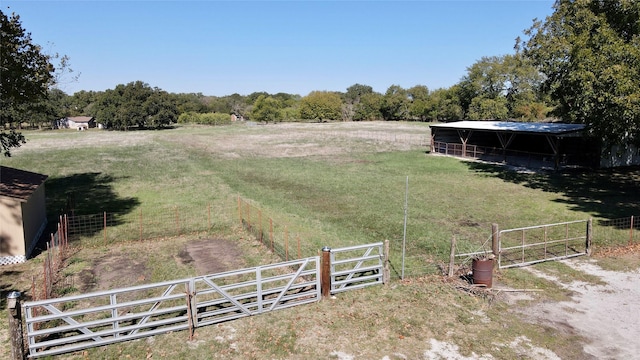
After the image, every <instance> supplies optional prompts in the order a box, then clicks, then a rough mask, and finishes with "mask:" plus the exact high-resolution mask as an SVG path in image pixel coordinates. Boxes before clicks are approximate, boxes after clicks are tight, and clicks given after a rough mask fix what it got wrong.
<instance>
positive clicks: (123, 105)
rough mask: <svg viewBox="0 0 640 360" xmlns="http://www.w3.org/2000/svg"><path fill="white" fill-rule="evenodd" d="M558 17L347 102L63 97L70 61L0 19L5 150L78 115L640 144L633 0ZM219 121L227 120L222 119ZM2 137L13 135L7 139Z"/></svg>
mask: <svg viewBox="0 0 640 360" xmlns="http://www.w3.org/2000/svg"><path fill="white" fill-rule="evenodd" d="M553 8H554V12H553V14H552V15H551V16H549V17H547V18H546V19H545V20H544V21H539V20H535V21H534V22H533V25H532V26H531V27H530V28H529V29H526V30H525V32H524V34H525V35H526V36H527V38H526V39H524V40H522V39H520V38H518V39H516V41H515V46H514V53H513V54H506V55H500V56H485V57H482V58H481V59H478V60H477V61H476V62H475V63H474V64H472V65H470V66H469V67H468V68H467V72H466V74H465V75H464V76H463V77H462V78H461V79H460V81H459V82H458V83H457V84H455V85H453V86H451V87H449V88H439V89H429V88H428V87H427V86H425V85H415V86H413V87H410V88H403V87H401V86H399V85H391V86H389V88H388V89H387V90H386V91H385V92H384V93H378V92H376V91H373V88H372V87H371V86H368V85H363V84H354V85H352V86H350V87H348V88H347V89H345V91H344V92H341V91H335V92H332V91H312V92H311V93H309V94H307V95H305V96H301V95H299V94H287V93H277V94H269V93H266V92H254V93H251V94H248V95H240V94H231V95H227V96H207V95H203V94H201V93H180V94H175V93H168V92H166V91H164V90H162V89H159V88H155V87H151V86H150V85H148V84H146V83H144V82H142V81H134V82H131V83H128V84H120V85H117V86H116V87H115V88H114V89H108V90H105V91H79V92H76V93H75V94H73V95H68V94H66V93H64V92H63V91H61V90H59V89H58V88H56V84H57V82H58V81H57V80H58V78H59V76H57V75H56V72H57V74H58V75H59V73H60V71H61V70H62V71H64V70H65V68H66V69H68V63H67V60H68V59H67V58H66V57H62V59H61V62H60V65H59V66H58V68H55V67H54V66H53V65H52V64H51V60H54V59H55V58H56V57H57V55H56V56H51V55H44V54H42V52H41V51H40V47H39V46H37V45H34V44H32V43H31V38H30V35H29V34H28V33H25V31H24V29H22V27H21V24H20V21H19V17H18V16H17V15H15V14H14V15H12V16H11V17H8V16H6V15H4V14H3V13H2V12H0V20H1V21H2V24H1V25H2V26H1V27H0V30H1V31H2V46H1V47H0V49H1V50H2V54H0V55H2V56H0V61H1V66H2V68H0V71H1V72H2V77H0V105H1V107H0V120H1V121H2V123H3V124H4V129H5V130H3V131H2V132H1V133H0V140H2V151H3V152H4V153H5V154H6V153H7V152H8V149H10V148H11V147H16V146H19V145H20V143H21V142H22V141H24V138H22V137H21V135H20V133H18V132H15V130H13V129H16V128H19V127H20V126H21V125H22V124H28V125H30V126H40V127H46V126H50V124H52V123H53V122H54V121H55V120H57V119H60V118H62V117H66V116H78V115H86V116H93V117H95V118H96V121H97V122H98V123H101V124H103V125H104V126H106V127H107V128H110V129H118V130H129V129H134V128H135V129H138V128H162V127H165V126H168V125H170V124H173V123H176V122H181V123H198V124H212V125H218V124H225V123H228V121H230V119H231V115H235V116H236V117H237V118H240V119H245V120H251V121H256V122H263V123H273V122H282V121H310V122H322V121H371V120H387V121H396V120H407V121H428V122H432V121H454V120H465V119H466V120H492V119H496V120H503V119H511V120H517V121H540V120H544V119H547V118H557V119H560V120H562V121H564V122H569V123H583V124H586V125H587V129H588V132H589V134H590V135H591V136H594V137H597V138H600V139H602V140H604V141H605V142H607V143H611V144H614V143H622V142H626V143H629V142H631V143H636V144H640V1H636V0H609V1H602V0H557V1H556V2H555V4H554V7H553ZM225 119H227V120H225ZM6 129H11V130H9V131H7V130H6Z"/></svg>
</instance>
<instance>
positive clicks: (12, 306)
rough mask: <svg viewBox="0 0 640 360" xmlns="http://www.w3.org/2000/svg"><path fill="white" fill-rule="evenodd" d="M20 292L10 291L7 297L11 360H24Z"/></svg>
mask: <svg viewBox="0 0 640 360" xmlns="http://www.w3.org/2000/svg"><path fill="white" fill-rule="evenodd" d="M21 295H22V294H20V292H18V291H12V292H10V293H9V294H8V295H7V310H8V311H7V312H8V313H9V336H10V337H11V359H12V360H24V358H25V357H24V339H23V332H22V307H21V306H20V296H21Z"/></svg>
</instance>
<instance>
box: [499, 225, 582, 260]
mask: <svg viewBox="0 0 640 360" xmlns="http://www.w3.org/2000/svg"><path fill="white" fill-rule="evenodd" d="M590 228H591V221H590V220H578V221H569V222H563V223H558V224H548V225H538V226H530V227H523V228H518V229H509V230H501V231H500V232H499V235H498V236H499V247H500V249H499V252H498V268H501V269H504V268H510V267H515V266H524V265H530V264H535V263H539V262H543V261H550V260H560V259H567V258H571V257H575V256H581V255H586V254H588V253H589V252H590V242H591V235H590V233H591V230H590Z"/></svg>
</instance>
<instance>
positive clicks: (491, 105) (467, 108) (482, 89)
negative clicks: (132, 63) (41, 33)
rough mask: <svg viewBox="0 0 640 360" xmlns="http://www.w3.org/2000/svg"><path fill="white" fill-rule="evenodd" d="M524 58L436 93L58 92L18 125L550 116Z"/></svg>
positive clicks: (353, 89) (484, 64)
mask: <svg viewBox="0 0 640 360" xmlns="http://www.w3.org/2000/svg"><path fill="white" fill-rule="evenodd" d="M517 57H518V55H505V56H501V57H487V58H482V59H481V60H479V61H478V62H476V63H475V64H474V65H472V66H471V67H469V68H468V73H467V75H466V76H464V77H463V78H462V79H461V81H460V82H459V83H458V84H456V85H454V86H452V87H450V88H448V89H436V90H430V89H429V88H428V87H427V86H425V85H416V86H413V87H411V88H408V89H405V88H402V87H401V86H398V85H392V86H390V87H389V88H388V89H387V91H386V92H385V93H378V92H375V91H374V90H373V88H372V87H371V86H368V85H362V84H354V85H352V86H350V87H349V88H347V89H346V91H345V92H330V91H313V92H311V93H310V94H308V95H306V96H300V95H298V94H287V93H277V94H269V93H266V92H255V93H252V94H249V95H240V94H232V95H228V96H220V97H218V96H206V95H203V94H201V93H179V94H175V93H168V92H166V91H164V90H162V89H159V88H157V87H151V86H150V85H149V84H146V83H144V82H142V81H134V82H131V83H128V84H120V85H117V86H116V87H115V88H114V89H108V90H106V91H79V92H76V93H75V94H73V95H67V94H65V93H64V92H63V91H61V90H58V89H52V90H50V91H49V93H48V96H47V97H46V98H45V99H44V100H43V101H42V103H41V104H40V105H39V106H37V107H32V108H31V109H30V111H25V112H22V113H21V116H17V117H16V120H17V121H19V122H22V123H28V124H31V125H32V126H38V127H46V126H48V125H49V124H53V123H54V122H55V120H58V119H60V118H63V117H68V116H93V117H94V118H95V119H96V121H97V122H98V123H100V124H102V125H103V126H104V127H106V128H110V129H120V130H127V129H132V128H162V127H165V126H169V125H171V124H174V123H195V124H207V125H221V124H227V123H229V122H230V121H231V118H232V116H234V117H235V118H236V119H242V120H251V121H256V122H266V123H269V122H282V121H312V122H321V121H370V120H391V121H394V120H408V121H452V120H461V119H473V120H479V119H518V120H521V121H536V120H541V119H544V118H545V117H547V115H548V113H549V111H550V110H551V109H552V108H553V104H552V103H551V101H550V100H549V99H548V98H545V96H544V95H543V93H542V92H541V88H540V85H541V80H542V79H541V77H540V75H539V73H538V72H537V71H536V70H535V68H534V67H533V66H532V65H530V64H527V63H526V62H525V61H523V60H522V59H520V60H518V59H517Z"/></svg>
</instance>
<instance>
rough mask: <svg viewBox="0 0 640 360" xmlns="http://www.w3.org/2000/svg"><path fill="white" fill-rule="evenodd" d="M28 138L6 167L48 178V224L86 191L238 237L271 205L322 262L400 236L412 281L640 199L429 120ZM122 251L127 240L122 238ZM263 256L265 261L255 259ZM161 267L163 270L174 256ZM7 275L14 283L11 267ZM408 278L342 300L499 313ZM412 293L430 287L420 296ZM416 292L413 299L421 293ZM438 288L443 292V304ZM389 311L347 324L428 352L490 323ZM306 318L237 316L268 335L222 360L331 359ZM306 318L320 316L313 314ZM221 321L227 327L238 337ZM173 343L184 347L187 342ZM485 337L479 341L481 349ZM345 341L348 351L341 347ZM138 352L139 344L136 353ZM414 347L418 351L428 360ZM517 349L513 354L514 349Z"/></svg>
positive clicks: (321, 308) (396, 254) (597, 177)
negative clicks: (173, 212) (242, 205)
mask: <svg viewBox="0 0 640 360" xmlns="http://www.w3.org/2000/svg"><path fill="white" fill-rule="evenodd" d="M25 135H26V137H27V139H28V142H27V144H25V145H24V146H23V147H22V148H20V149H17V150H16V151H14V153H13V157H11V158H5V159H2V164H3V165H5V166H12V167H17V168H21V169H25V170H29V171H34V172H40V173H43V174H47V175H49V180H48V182H47V200H48V212H49V215H50V216H53V217H55V216H56V214H58V213H59V212H60V211H61V209H63V208H64V206H65V204H66V201H67V199H69V198H73V202H74V204H75V208H76V213H79V214H92V213H102V212H103V211H107V212H114V213H118V214H120V216H122V218H123V219H125V221H126V219H127V218H128V217H129V218H131V219H135V217H136V216H137V215H136V214H138V212H139V211H142V210H141V209H144V211H145V212H148V211H150V210H149V209H155V210H158V209H171V208H173V207H176V206H180V207H181V208H184V209H186V210H185V211H187V212H188V211H189V209H192V210H193V211H194V212H195V211H200V210H201V209H203V208H206V207H210V208H211V209H212V213H213V214H214V216H213V219H214V222H215V227H214V231H217V232H219V234H220V235H221V236H225V234H230V233H232V232H233V231H234V230H233V229H237V226H238V214H237V211H238V209H237V207H236V205H237V202H236V200H237V198H238V197H240V198H242V199H243V200H245V201H248V202H250V203H251V204H252V205H254V206H255V207H256V208H260V209H261V210H262V212H263V214H264V217H265V218H272V219H273V221H274V222H275V223H277V224H286V225H287V227H288V231H290V232H291V233H292V234H295V236H297V237H298V238H299V239H300V241H301V243H302V244H303V249H304V254H303V255H309V256H310V255H315V254H316V253H317V250H318V249H320V248H322V247H323V246H330V247H340V246H347V245H356V244H365V243H371V242H378V241H383V240H389V241H390V242H391V248H392V266H393V268H394V269H395V272H394V274H393V275H394V278H396V279H397V277H398V273H399V269H400V262H401V259H400V254H401V248H402V243H403V238H405V239H406V253H407V255H408V256H407V259H406V266H407V270H408V271H407V274H408V275H412V276H422V275H426V274H436V273H438V272H439V269H440V267H441V265H442V264H443V263H444V262H445V261H446V260H447V257H448V254H449V246H450V241H451V238H452V237H454V236H455V237H456V239H457V242H458V248H459V250H460V251H477V250H479V249H481V248H482V247H483V245H485V246H486V243H487V241H490V237H491V224H493V223H496V224H498V225H499V227H500V228H501V229H508V228H514V227H523V226H531V225H539V224H548V223H558V222H563V221H572V220H585V219H588V218H590V217H593V218H594V219H615V218H620V217H625V216H630V215H633V214H634V212H635V213H637V212H638V205H637V204H639V203H640V202H639V201H638V200H640V199H639V198H640V191H638V186H637V183H638V181H637V180H638V171H637V169H630V170H624V171H596V172H593V171H592V172H583V171H571V172H560V173H546V172H518V171H514V170H512V169H507V168H504V167H501V166H494V165H488V164H482V163H477V162H467V161H461V160H459V159H454V158H450V157H444V156H438V155H432V154H429V153H428V146H426V145H427V144H428V141H429V128H428V124H423V123H402V122H373V123H367V122H363V123H328V124H275V125H274V124H269V125H256V124H244V123H243V124H235V125H232V126H224V127H200V126H179V127H176V128H173V129H167V130H160V131H131V132H112V131H99V130H91V131H85V132H75V131H37V132H31V131H28V132H25ZM158 211H159V210H158ZM405 213H406V215H407V218H406V219H407V225H406V237H405V234H404V220H405V218H404V216H405ZM132 221H133V220H132ZM596 235H597V234H596ZM594 240H595V244H596V246H615V245H617V244H622V240H620V241H618V240H611V239H606V240H605V239H603V240H602V241H601V242H598V241H599V239H598V238H597V237H596V238H595V239H594ZM158 241H166V240H158ZM96 246H97V245H96ZM109 246H111V247H117V246H119V245H118V243H117V242H116V243H112V244H110V245H109ZM256 261H259V260H256V259H253V262H256ZM158 266H162V264H161V262H159V263H158ZM0 270H1V269H0ZM160 273H161V274H162V273H164V274H166V276H167V277H169V276H171V274H172V272H171V271H165V272H160ZM503 276H504V278H503V280H504V281H506V282H509V281H512V282H514V283H516V284H522V283H525V284H527V281H529V280H527V279H526V277H525V279H524V280H523V279H522V278H521V277H520V276H519V275H517V273H516V272H511V273H509V272H506V273H505V274H504V275H503ZM3 279H8V277H5V276H4V274H3ZM166 280H169V279H166ZM3 282H4V280H3ZM400 284H402V285H401V286H400V287H401V288H402V289H400V290H398V292H396V293H393V292H392V290H389V289H387V290H370V291H363V293H362V294H360V295H345V298H346V299H347V300H348V301H352V302H361V301H369V302H372V303H378V304H379V303H380V301H382V299H384V298H388V299H389V300H390V301H394V300H397V301H398V303H397V306H399V307H403V308H404V307H412V306H416V305H419V304H420V303H421V302H423V303H424V304H435V303H439V301H441V300H444V301H446V302H451V303H454V304H457V305H454V307H455V306H460V305H462V306H470V307H475V306H480V307H481V308H482V311H486V312H490V313H491V314H493V313H492V311H494V310H496V309H494V308H491V307H490V306H489V305H487V304H486V303H483V300H481V299H480V300H478V299H474V300H469V297H468V295H467V294H463V295H461V294H459V293H457V292H456V291H455V290H453V289H451V288H450V287H448V286H447V285H446V284H440V283H437V284H431V283H429V282H426V283H425V282H424V281H423V280H420V281H418V280H416V281H415V283H411V282H410V283H409V284H407V283H406V282H403V283H400ZM3 285H4V286H5V287H7V288H8V286H10V285H7V284H4V283H3ZM409 285H410V286H417V287H412V288H408V287H407V286H409ZM430 286H432V287H431V288H430ZM411 294H414V295H415V296H416V297H415V298H414V299H409V297H411V296H412V295H411ZM437 294H441V296H442V297H441V298H440V299H439V298H438V296H437ZM470 301H471V302H470ZM478 301H480V302H478ZM359 306H360V305H359ZM361 306H365V304H363V305H361ZM440 306H444V308H440V311H447V310H446V308H447V307H446V306H445V305H439V307H440ZM330 308H331V306H330V305H329V304H326V303H323V304H320V305H318V306H313V307H312V310H310V311H313V312H329V313H330V312H332V311H333V310H332V309H330ZM392 308H393V304H385V306H383V307H382V308H381V310H380V311H379V312H375V314H374V315H371V314H369V316H377V317H379V321H378V320H376V321H374V320H373V318H367V319H364V318H362V317H363V316H364V315H359V314H357V313H351V315H349V316H352V317H353V318H354V319H355V320H354V321H355V322H356V325H355V326H356V328H357V329H358V330H355V331H356V332H358V331H360V332H365V333H366V332H367V331H372V330H367V328H370V327H371V326H374V325H375V326H376V327H379V328H380V329H385V324H387V325H388V326H387V328H386V330H379V331H378V332H374V333H372V334H370V337H372V338H375V337H376V336H381V337H387V338H388V337H391V338H392V339H395V340H397V339H398V338H400V337H402V339H405V338H413V341H415V343H412V346H417V344H418V343H420V344H423V343H424V346H423V348H428V347H429V345H428V341H427V340H428V339H429V338H430V337H445V338H450V336H448V335H445V334H447V331H446V327H448V326H450V327H451V329H452V330H451V331H452V332H453V333H454V334H457V335H458V336H460V337H461V336H462V334H463V333H464V331H465V330H464V327H465V326H468V327H470V328H473V329H478V330H479V331H480V328H481V326H480V325H479V324H478V323H476V321H477V318H478V317H476V318H475V320H474V317H473V316H472V315H469V314H468V313H467V312H465V311H462V312H460V310H459V309H458V310H451V309H450V310H451V313H450V314H449V315H447V316H443V319H442V320H443V321H444V322H438V326H440V328H439V329H438V330H434V329H432V328H431V327H428V329H429V330H428V331H427V327H426V326H427V325H426V324H427V322H428V321H430V320H428V319H430V318H431V316H433V315H434V313H433V310H434V309H437V308H434V307H432V308H431V309H430V310H429V311H428V312H427V313H420V314H415V318H411V316H410V315H409V314H405V313H403V314H404V315H402V316H401V317H403V316H408V318H407V319H404V320H398V319H393V317H392V316H391V314H389V313H388V312H389V311H393V310H392ZM503 310H504V309H503ZM363 311H364V312H370V311H372V310H363ZM281 313H284V312H281ZM304 314H305V311H304V310H295V311H293V312H292V313H288V314H286V315H284V314H283V315H281V317H279V315H278V313H274V314H271V315H268V317H270V318H271V320H259V319H257V318H255V319H254V318H252V319H249V320H246V321H245V320H242V321H240V322H239V325H235V322H234V323H233V324H230V325H228V326H230V327H232V328H234V329H235V327H244V330H245V331H247V332H249V329H252V328H254V327H255V326H258V325H260V326H262V327H260V326H258V327H257V328H255V329H256V330H255V331H253V332H250V333H248V335H247V336H248V337H247V338H245V339H244V340H243V341H245V342H248V343H252V344H253V345H235V346H240V347H241V348H242V349H243V350H242V351H238V352H235V353H234V352H233V351H232V352H231V353H226V352H224V351H223V352H222V353H226V354H227V355H229V356H237V358H262V357H263V356H266V357H269V358H288V357H293V358H305V356H304V355H305V351H307V353H306V354H308V355H310V356H311V357H312V358H313V357H320V358H322V354H324V355H325V356H329V355H330V354H329V352H328V350H327V349H326V348H324V349H322V350H309V349H307V348H306V347H305V346H309V347H312V346H313V344H312V341H311V340H310V339H312V338H313V337H311V335H313V334H311V333H310V331H311V330H309V329H296V328H293V327H292V325H291V322H288V321H289V320H290V321H294V322H295V321H298V320H292V319H291V317H292V316H297V317H298V319H299V318H300V317H304V316H305V315H304ZM429 314H431V315H429ZM333 315H335V314H333ZM398 316H400V315H398ZM487 316H495V317H496V319H494V320H496V321H497V320H498V319H502V316H506V315H500V314H498V313H495V314H493V315H487ZM274 317H275V318H276V319H277V320H274ZM287 319H289V320H287ZM358 319H359V321H358ZM502 320H504V319H502ZM502 320H501V321H502ZM268 321H271V322H273V328H264V326H265V325H266V324H268ZM300 321H302V320H300ZM307 321H312V322H313V321H321V319H318V318H316V317H315V316H312V317H311V318H309V319H307ZM332 321H333V322H332V323H331V325H330V326H329V327H328V328H327V327H324V326H320V325H318V324H314V325H313V326H314V328H313V329H314V330H313V331H316V332H317V333H318V334H317V336H329V335H330V334H331V333H342V332H345V331H346V329H345V328H342V327H341V326H346V327H348V326H350V325H349V324H348V321H346V319H345V318H340V320H332ZM372 321H374V322H373V323H372ZM389 324H390V325H389ZM224 326H227V325H224ZM224 326H222V329H226V328H224ZM316 326H320V327H319V328H316ZM487 326H488V327H490V328H492V329H494V330H495V329H498V328H499V327H498V325H497V324H494V323H492V324H491V325H487ZM494 326H495V328H494ZM513 327H514V328H516V329H518V330H517V331H515V332H507V333H506V334H504V336H503V337H504V339H503V340H504V341H507V342H508V340H509V336H511V335H514V336H515V334H517V333H518V332H520V333H526V334H528V335H529V338H535V339H534V340H536V341H538V342H543V343H544V344H545V346H549V347H552V348H554V349H555V350H556V351H557V353H564V352H565V351H566V352H567V353H571V349H572V346H571V347H568V348H563V347H562V346H563V345H561V344H558V343H555V342H554V341H555V340H553V336H555V335H557V334H555V333H552V336H551V337H548V338H547V337H545V336H546V335H544V334H541V335H533V334H534V333H535V331H534V329H533V327H529V325H527V324H524V323H521V322H518V321H516V322H515V323H514V325H513ZM220 329H221V327H212V328H211V329H208V330H203V331H200V330H198V331H197V332H198V333H199V334H200V335H199V336H200V337H204V336H206V335H207V334H208V335H210V336H217V335H212V334H215V332H216V331H217V330H220ZM234 331H235V330H234ZM301 331H302V332H301ZM416 331H422V335H420V336H417V335H416V334H417V333H416ZM554 334H555V335H554ZM360 335H362V334H360ZM171 336H172V337H174V338H176V339H184V338H186V335H185V336H182V335H180V334H178V335H171ZM225 336H226V335H225ZM229 336H231V335H229ZM237 336H240V335H237ZM362 336H363V335H362ZM478 336H479V337H471V338H470V339H464V340H461V341H462V342H463V343H464V344H465V346H466V348H464V349H463V350H462V352H463V353H468V352H469V351H475V352H477V353H482V351H490V350H491V349H492V348H495V346H492V345H491V341H490V340H489V337H488V336H485V335H478ZM571 336H572V335H570V334H569V335H565V336H564V338H566V337H571ZM273 339H279V341H280V342H281V343H282V344H284V345H282V344H281V345H282V346H279V347H278V346H275V345H273V344H272V342H273V341H272V340H273ZM473 339H476V340H479V339H480V340H482V341H480V343H479V344H477V343H476V342H474V341H473ZM176 341H177V340H176ZM180 341H182V340H180ZM229 341H231V340H229ZM305 341H306V342H309V343H308V344H306V343H305ZM227 342H228V341H227V340H224V341H222V340H219V339H218V340H216V341H215V343H214V344H209V348H210V349H214V350H215V349H217V350H219V351H221V350H220V349H227V350H228V347H229V344H227ZM326 342H327V343H329V341H326ZM339 343H345V344H346V342H344V341H341V342H339ZM458 343H460V341H458ZM269 344H270V345H269ZM365 344H366V345H365V346H367V347H368V350H366V351H365V350H360V351H361V353H363V354H370V355H373V354H379V352H376V351H375V350H376V349H375V346H376V342H375V341H371V340H367V341H365ZM139 345H140V344H139ZM326 345H327V346H330V345H328V344H326ZM145 346H146V345H144V344H142V346H138V345H131V344H125V345H115V346H113V347H112V348H114V349H117V350H113V351H116V352H117V353H118V354H133V355H131V356H132V357H138V356H140V355H141V354H142V355H144V354H143V353H142V352H144V351H146V350H142V348H145ZM158 346H160V345H157V344H156V345H154V346H151V348H156V347H158ZM245 346H246V347H245ZM265 346H266V349H264V347H265ZM372 346H373V347H374V348H371V347H372ZM132 347H133V348H135V349H134V350H127V349H130V348H132ZM196 347H197V346H196ZM345 347H347V348H348V349H349V350H350V351H357V350H356V349H359V348H358V346H357V345H356V344H354V345H349V346H347V345H345ZM380 347H381V348H380V349H379V350H380V351H383V352H391V351H392V349H393V348H395V347H398V349H397V350H398V351H400V348H402V346H401V344H400V345H399V344H395V342H394V341H391V340H390V342H388V343H387V345H380ZM110 348H111V347H110ZM160 348H162V347H161V346H160ZM261 348H262V349H263V352H262V353H261V352H260V351H261ZM277 349H284V350H277ZM562 349H565V350H562ZM201 350H202V349H201ZM93 351H94V352H92V354H96V356H98V357H101V356H104V357H109V356H112V355H114V354H116V353H112V352H111V351H112V350H104V349H102V350H93ZM105 351H107V353H104V352H105ZM163 351H164V353H165V356H167V357H171V356H178V355H180V354H182V355H180V356H183V355H184V353H180V352H178V353H176V352H175V351H187V352H188V350H184V349H183V350H176V349H170V348H166V349H165V350H163ZM202 351H204V350H202ZM280 351H284V352H280ZM318 351H320V352H318ZM415 351H416V352H409V354H414V353H415V354H419V351H418V350H415ZM505 351H506V354H515V353H514V352H513V351H511V350H505ZM405 352H406V351H405ZM100 354H102V355H100ZM196 354H200V355H196V357H198V356H200V357H201V358H205V355H204V354H206V352H202V353H200V352H197V353H196ZM389 354H390V353H389ZM156 355H158V353H157V352H156ZM241 355H246V356H244V357H243V356H241ZM380 357H381V356H380ZM219 358H224V357H219ZM325 358H326V357H325ZM363 358H367V357H366V356H365V357H363Z"/></svg>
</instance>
